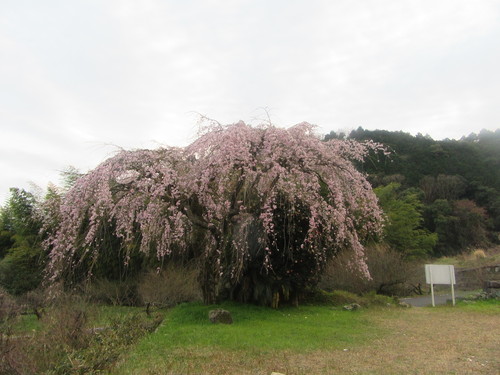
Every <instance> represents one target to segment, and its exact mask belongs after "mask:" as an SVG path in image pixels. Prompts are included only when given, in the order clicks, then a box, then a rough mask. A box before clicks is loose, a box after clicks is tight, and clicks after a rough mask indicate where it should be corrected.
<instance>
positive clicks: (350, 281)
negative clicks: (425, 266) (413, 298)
mask: <svg viewBox="0 0 500 375" xmlns="http://www.w3.org/2000/svg"><path fill="white" fill-rule="evenodd" d="M366 256H367V264H368V268H369V270H370V274H371V277H372V279H371V280H369V279H367V278H365V277H364V276H363V275H360V274H359V273H357V272H355V271H354V270H352V268H351V267H350V266H349V265H350V263H351V257H350V255H349V254H341V255H340V256H339V257H337V258H335V259H334V260H332V261H331V262H330V263H328V265H327V267H326V269H325V271H324V273H323V275H322V278H321V280H320V283H319V287H320V288H322V289H325V290H328V291H332V290H335V289H342V290H346V291H349V292H352V293H357V294H363V293H368V292H371V291H375V292H376V293H377V294H384V295H388V296H405V295H408V294H411V293H412V292H419V291H420V285H421V284H422V283H423V281H424V280H423V275H424V273H423V270H422V267H421V266H420V265H418V264H416V263H413V262H410V261H408V260H406V259H405V257H404V256H403V255H402V254H401V253H399V252H398V251H396V250H393V249H391V248H389V247H388V246H384V245H374V246H370V247H368V248H367V250H366Z"/></svg>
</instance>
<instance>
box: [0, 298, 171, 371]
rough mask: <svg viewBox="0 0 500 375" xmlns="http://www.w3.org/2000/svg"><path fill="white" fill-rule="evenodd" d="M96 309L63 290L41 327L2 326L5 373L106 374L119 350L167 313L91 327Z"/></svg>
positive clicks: (0, 340)
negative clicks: (24, 330)
mask: <svg viewBox="0 0 500 375" xmlns="http://www.w3.org/2000/svg"><path fill="white" fill-rule="evenodd" d="M94 315H95V311H94V309H93V308H91V306H90V305H88V304H87V303H86V301H85V299H83V298H81V297H77V296H69V295H60V296H59V297H58V298H57V299H56V300H54V301H53V302H52V304H51V305H50V306H48V307H47V310H46V313H45V314H44V316H43V319H42V327H41V329H40V330H37V331H36V332H34V333H33V334H32V335H22V334H17V335H15V336H14V335H12V331H11V330H7V329H4V327H6V326H5V325H0V327H1V328H2V330H1V332H0V333H1V335H0V374H42V373H43V374H46V375H59V374H60V375H62V374H64V375H72V374H75V375H76V374H101V373H103V372H104V371H106V370H109V369H110V368H111V366H112V365H113V364H114V363H115V361H116V360H117V359H118V358H119V356H120V354H121V353H122V352H123V351H124V350H126V348H127V347H128V346H129V345H131V344H133V343H135V342H136V341H137V340H138V339H139V338H140V337H142V336H143V335H144V334H146V333H147V332H152V331H153V330H155V329H156V327H157V326H158V325H159V324H160V323H161V322H162V320H163V317H162V316H160V315H159V316H156V317H154V318H152V319H148V318H146V317H144V316H140V315H137V314H135V315H132V314H129V315H124V316H119V317H117V318H115V319H113V320H112V321H111V323H110V324H109V325H108V326H107V327H99V328H97V329H92V328H91V327H90V324H89V321H91V318H92V317H93V316H94Z"/></svg>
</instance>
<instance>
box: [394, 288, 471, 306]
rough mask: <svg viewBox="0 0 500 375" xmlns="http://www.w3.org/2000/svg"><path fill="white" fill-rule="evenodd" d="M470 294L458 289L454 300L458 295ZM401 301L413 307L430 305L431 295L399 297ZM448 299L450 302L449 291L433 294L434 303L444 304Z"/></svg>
mask: <svg viewBox="0 0 500 375" xmlns="http://www.w3.org/2000/svg"><path fill="white" fill-rule="evenodd" d="M470 294H471V293H470V292H464V291H460V290H458V291H456V292H455V300H456V299H457V298H459V297H466V296H468V295H470ZM401 301H402V302H406V303H408V304H410V305H412V306H414V307H425V306H432V297H431V295H430V294H429V295H425V296H419V297H412V298H401ZM448 301H450V303H451V292H450V293H449V294H439V295H435V296H434V302H435V304H436V305H445V304H446V303H447V302H448Z"/></svg>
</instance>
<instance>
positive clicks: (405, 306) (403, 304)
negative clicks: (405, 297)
mask: <svg viewBox="0 0 500 375" xmlns="http://www.w3.org/2000/svg"><path fill="white" fill-rule="evenodd" d="M398 306H399V307H404V308H405V309H409V308H410V307H411V305H410V304H409V303H406V302H399V303H398Z"/></svg>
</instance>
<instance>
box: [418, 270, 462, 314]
mask: <svg viewBox="0 0 500 375" xmlns="http://www.w3.org/2000/svg"><path fill="white" fill-rule="evenodd" d="M425 282H426V283H427V284H431V295H432V306H436V304H435V303H434V284H445V285H451V298H452V301H453V306H455V289H454V288H453V286H454V285H455V284H456V281H455V267H454V266H452V265H443V264H426V265H425Z"/></svg>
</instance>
